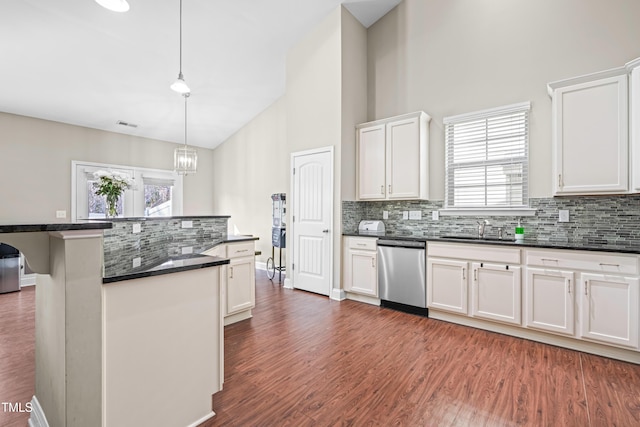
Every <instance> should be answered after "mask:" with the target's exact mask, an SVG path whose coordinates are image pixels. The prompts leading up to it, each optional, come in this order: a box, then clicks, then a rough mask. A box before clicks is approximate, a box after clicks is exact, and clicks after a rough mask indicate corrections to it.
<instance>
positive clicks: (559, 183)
mask: <svg viewBox="0 0 640 427" xmlns="http://www.w3.org/2000/svg"><path fill="white" fill-rule="evenodd" d="M558 188H562V174H561V173H559V174H558Z"/></svg>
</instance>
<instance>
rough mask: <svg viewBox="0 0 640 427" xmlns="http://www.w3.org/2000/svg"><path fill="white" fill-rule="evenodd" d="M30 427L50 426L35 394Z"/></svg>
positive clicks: (32, 400) (32, 401) (32, 402)
mask: <svg viewBox="0 0 640 427" xmlns="http://www.w3.org/2000/svg"><path fill="white" fill-rule="evenodd" d="M29 427H49V423H48V422H47V417H46V416H45V415H44V411H43V410H42V406H40V402H39V401H38V398H37V397H35V396H33V399H31V415H30V416H29Z"/></svg>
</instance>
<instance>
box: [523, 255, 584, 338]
mask: <svg viewBox="0 0 640 427" xmlns="http://www.w3.org/2000/svg"><path fill="white" fill-rule="evenodd" d="M574 276H575V274H574V273H573V272H572V271H563V270H548V269H544V268H535V267H527V271H526V279H525V298H524V300H525V313H526V314H525V326H526V327H527V328H530V329H538V330H541V331H546V332H554V333H557V334H562V335H568V336H573V335H574V334H575V320H574V307H575V293H576V283H575V279H574Z"/></svg>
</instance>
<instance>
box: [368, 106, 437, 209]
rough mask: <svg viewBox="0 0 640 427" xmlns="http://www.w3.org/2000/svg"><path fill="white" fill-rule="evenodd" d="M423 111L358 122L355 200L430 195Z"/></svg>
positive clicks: (426, 130)
mask: <svg viewBox="0 0 640 427" xmlns="http://www.w3.org/2000/svg"><path fill="white" fill-rule="evenodd" d="M430 120H431V118H430V117H429V116H428V115H427V114H426V113H424V112H422V111H419V112H416V113H410V114H405V115H402V116H396V117H391V118H388V119H383V120H377V121H374V122H369V123H364V124H361V125H358V126H357V127H356V129H357V141H358V143H357V162H358V163H357V169H358V174H357V194H358V200H393V199H395V200H418V199H428V198H429V171H428V165H429V121H430Z"/></svg>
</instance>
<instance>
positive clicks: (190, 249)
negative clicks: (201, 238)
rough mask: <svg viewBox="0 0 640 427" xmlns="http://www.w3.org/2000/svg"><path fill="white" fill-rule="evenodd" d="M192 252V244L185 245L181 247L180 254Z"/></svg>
mask: <svg viewBox="0 0 640 427" xmlns="http://www.w3.org/2000/svg"><path fill="white" fill-rule="evenodd" d="M192 253H193V246H185V247H184V248H182V255H187V254H192Z"/></svg>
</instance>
